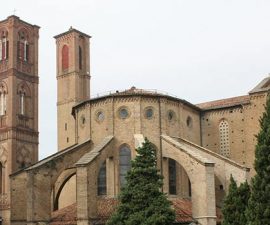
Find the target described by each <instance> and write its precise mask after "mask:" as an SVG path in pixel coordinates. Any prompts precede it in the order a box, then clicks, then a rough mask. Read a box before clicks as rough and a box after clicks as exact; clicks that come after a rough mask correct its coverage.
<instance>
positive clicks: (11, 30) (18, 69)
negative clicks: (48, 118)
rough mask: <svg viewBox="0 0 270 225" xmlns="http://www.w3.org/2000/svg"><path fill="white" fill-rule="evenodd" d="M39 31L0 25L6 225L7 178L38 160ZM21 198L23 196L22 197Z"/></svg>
mask: <svg viewBox="0 0 270 225" xmlns="http://www.w3.org/2000/svg"><path fill="white" fill-rule="evenodd" d="M38 38H39V27H38V26H36V25H31V24H29V23H26V22H24V21H22V20H20V18H19V17H17V16H10V17H8V18H7V19H5V20H3V21H0V182H1V183H0V217H1V219H2V220H3V224H9V214H10V213H9V209H10V201H9V199H10V197H9V196H10V185H9V175H10V174H12V173H14V172H16V171H18V170H21V169H23V168H25V167H27V166H30V165H31V164H33V163H35V162H37V160H38V135H39V134H38ZM22 194H23V193H22Z"/></svg>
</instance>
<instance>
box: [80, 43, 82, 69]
mask: <svg viewBox="0 0 270 225" xmlns="http://www.w3.org/2000/svg"><path fill="white" fill-rule="evenodd" d="M79 69H80V70H81V69H82V48H81V46H79Z"/></svg>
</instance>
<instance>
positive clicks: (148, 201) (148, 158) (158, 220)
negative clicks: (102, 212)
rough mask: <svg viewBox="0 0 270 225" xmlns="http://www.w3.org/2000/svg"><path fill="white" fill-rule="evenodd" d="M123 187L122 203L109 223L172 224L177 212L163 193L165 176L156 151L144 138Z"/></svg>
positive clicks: (136, 224) (132, 224)
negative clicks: (160, 170)
mask: <svg viewBox="0 0 270 225" xmlns="http://www.w3.org/2000/svg"><path fill="white" fill-rule="evenodd" d="M136 151H137V153H138V154H137V156H136V158H135V159H134V161H132V164H131V165H132V166H131V170H130V171H129V172H128V173H127V176H126V181H127V182H126V184H125V186H124V187H123V188H122V190H121V193H120V196H119V200H120V204H119V206H118V208H117V210H116V212H115V213H114V214H113V216H112V217H111V219H110V220H109V221H108V222H107V225H171V224H172V223H173V222H174V220H175V212H174V210H173V209H172V207H171V203H170V201H169V200H168V199H167V196H166V195H165V194H164V193H162V192H161V191H160V190H161V187H162V180H163V178H162V176H161V175H159V174H158V170H157V159H156V152H155V148H154V146H153V144H152V143H151V142H149V141H148V140H147V139H145V142H144V143H143V146H142V147H140V148H138V149H137V150H136Z"/></svg>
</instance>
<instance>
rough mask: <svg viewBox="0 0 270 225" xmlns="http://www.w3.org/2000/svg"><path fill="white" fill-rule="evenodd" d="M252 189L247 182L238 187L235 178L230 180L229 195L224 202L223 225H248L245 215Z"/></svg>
mask: <svg viewBox="0 0 270 225" xmlns="http://www.w3.org/2000/svg"><path fill="white" fill-rule="evenodd" d="M249 196H250V188H249V185H248V183H247V182H245V183H243V184H241V185H240V186H239V187H237V184H236V182H235V180H234V179H233V177H232V176H231V179H230V187H229V193H228V195H227V196H226V198H225V200H224V205H223V208H222V213H223V215H224V220H223V223H222V225H246V224H247V218H246V215H245V211H246V207H247V203H248V199H249Z"/></svg>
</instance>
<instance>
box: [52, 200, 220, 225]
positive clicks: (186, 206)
mask: <svg viewBox="0 0 270 225" xmlns="http://www.w3.org/2000/svg"><path fill="white" fill-rule="evenodd" d="M171 201H172V205H173V207H174V209H175V212H176V221H175V222H176V223H180V224H185V223H191V222H194V219H193V218H192V203H191V201H190V200H188V199H179V198H177V199H171ZM116 207H117V200H116V199H112V198H100V199H98V218H97V219H95V221H92V222H93V223H94V224H96V225H99V224H100V225H104V224H105V223H106V221H107V220H108V218H109V217H110V216H111V215H112V214H113V212H114V210H115V209H116ZM76 214H77V205H76V204H73V205H70V206H68V207H65V208H63V209H60V210H58V211H55V212H53V213H52V220H51V223H50V225H76V224H77V215H76ZM221 219H222V213H221V210H220V209H219V208H217V222H218V223H220V222H221Z"/></svg>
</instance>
